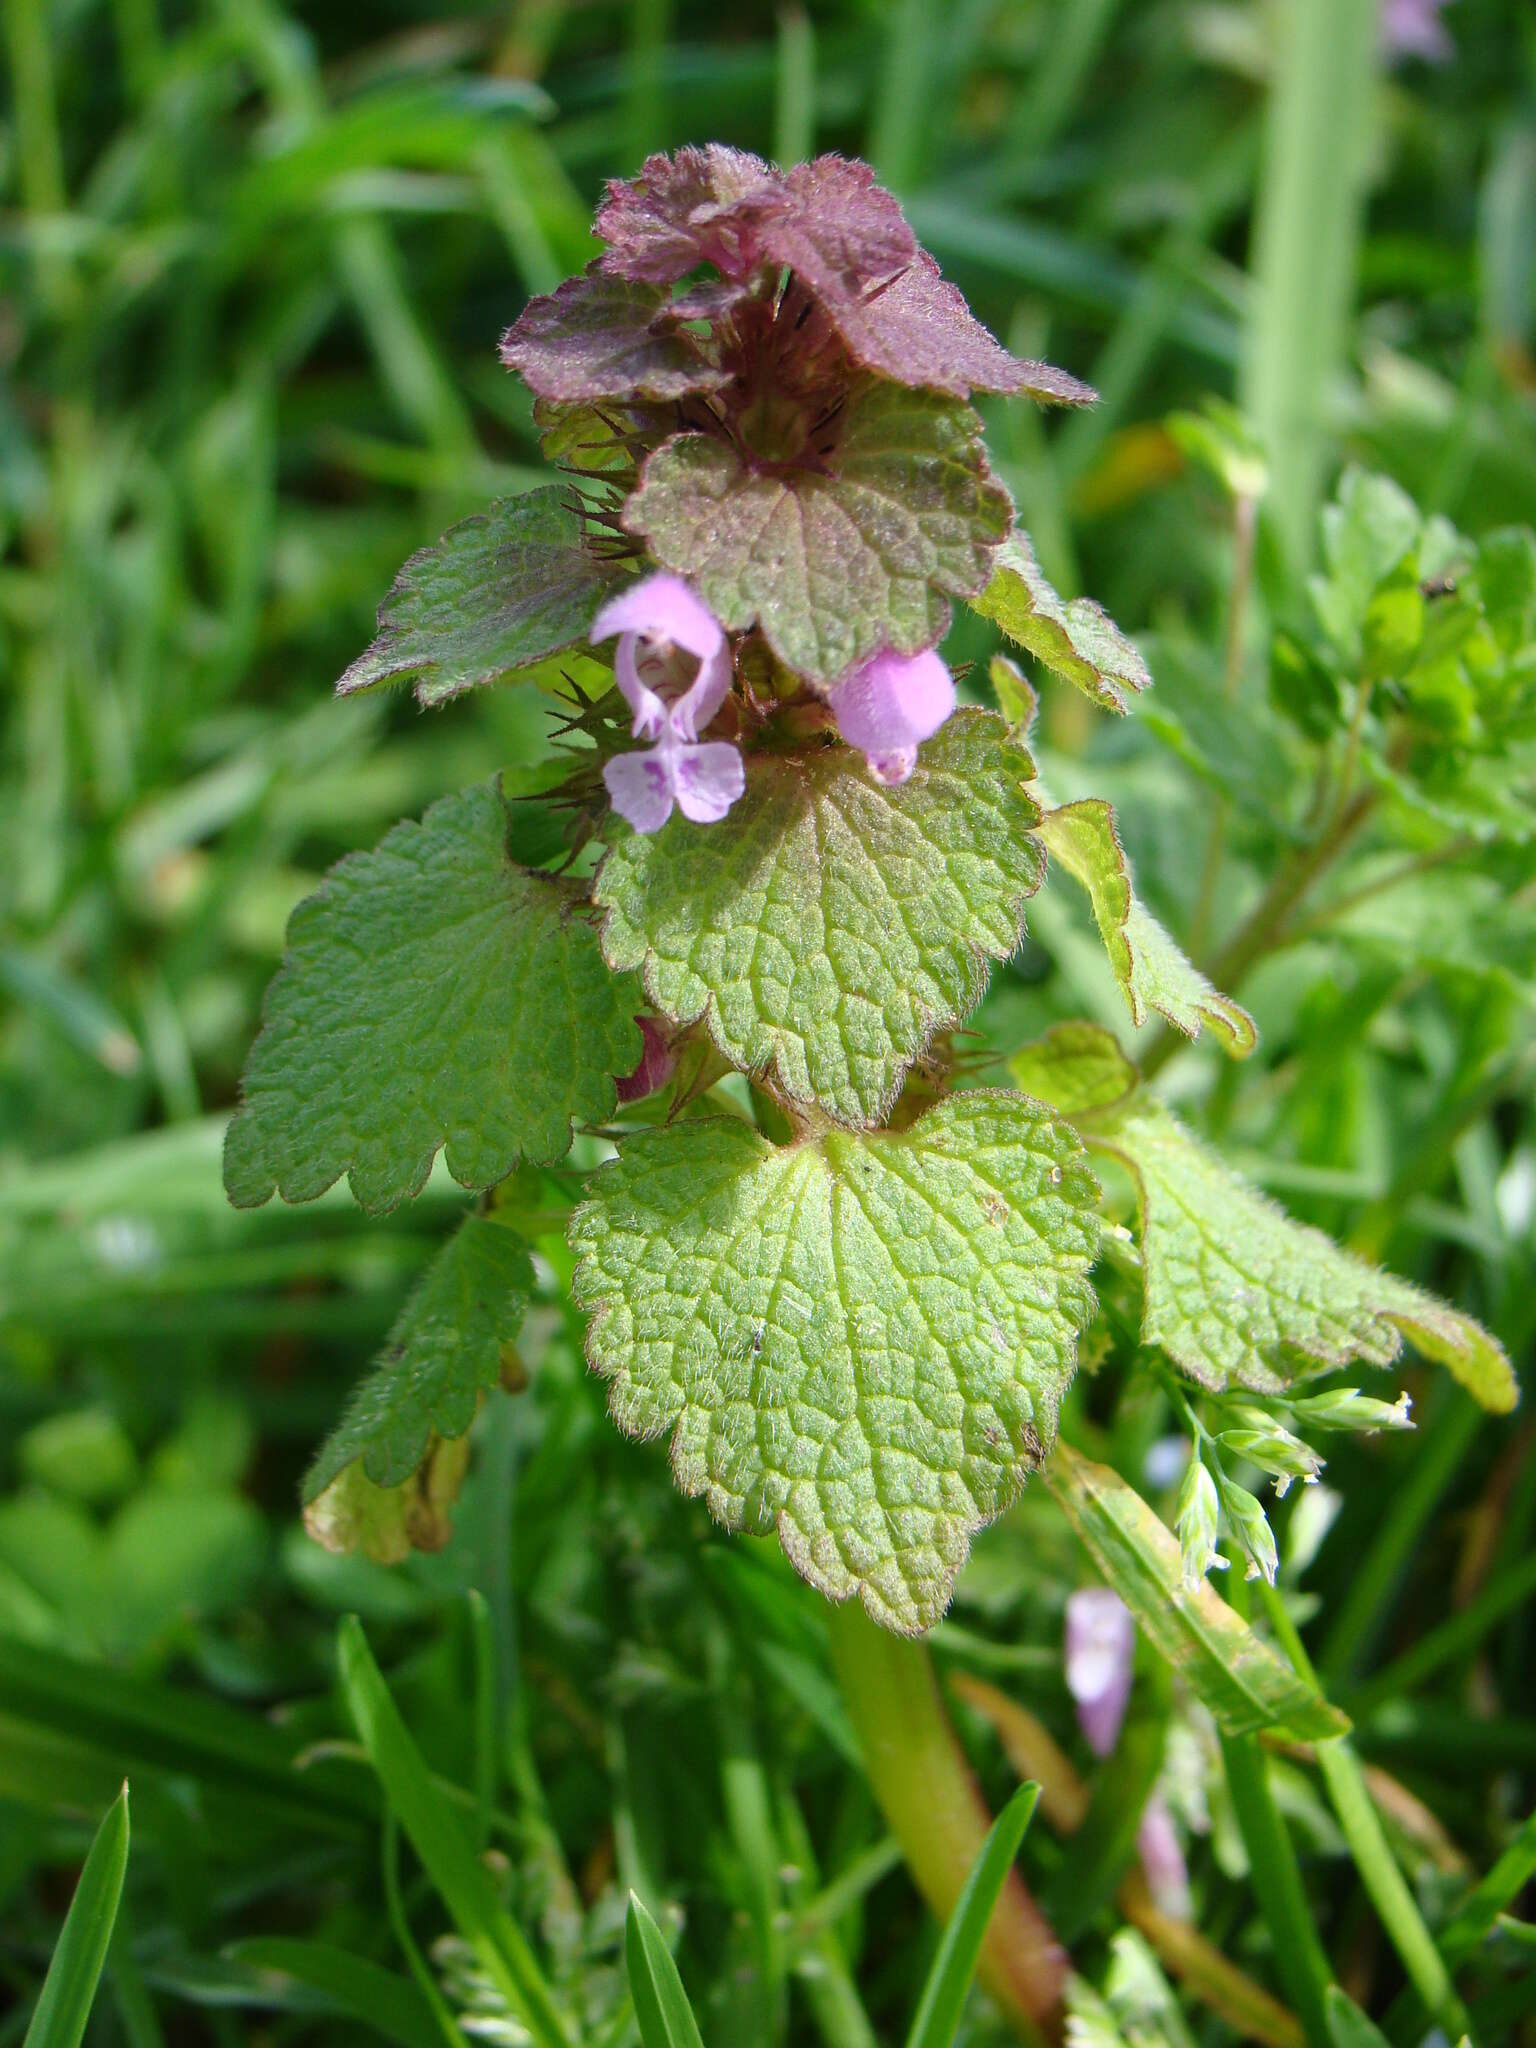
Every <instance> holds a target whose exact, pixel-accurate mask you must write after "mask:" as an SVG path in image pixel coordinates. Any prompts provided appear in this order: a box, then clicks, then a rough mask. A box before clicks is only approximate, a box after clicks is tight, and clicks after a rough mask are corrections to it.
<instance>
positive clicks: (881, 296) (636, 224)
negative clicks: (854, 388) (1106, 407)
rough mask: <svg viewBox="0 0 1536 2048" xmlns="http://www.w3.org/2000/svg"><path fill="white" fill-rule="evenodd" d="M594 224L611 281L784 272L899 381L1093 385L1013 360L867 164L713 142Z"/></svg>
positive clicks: (1036, 388)
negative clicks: (779, 164)
mask: <svg viewBox="0 0 1536 2048" xmlns="http://www.w3.org/2000/svg"><path fill="white" fill-rule="evenodd" d="M597 232H598V234H599V235H601V236H602V237H603V239H604V240H605V241H607V242H609V243H611V244H612V247H610V248H609V250H608V251H607V253H606V254H605V255H604V256H602V257H601V258H600V259H599V261H600V263H601V264H602V267H603V268H604V270H606V271H608V272H610V273H611V274H613V275H615V276H620V277H626V278H637V279H648V280H653V281H655V282H657V283H670V282H672V281H673V280H675V279H677V278H681V277H683V276H684V275H685V274H686V273H687V272H689V271H690V270H692V269H694V268H695V267H696V266H697V265H698V264H700V263H712V264H713V265H714V266H715V268H716V269H717V270H718V271H720V273H721V275H722V276H723V277H725V278H727V279H731V280H737V281H740V280H743V279H745V278H747V277H748V276H749V275H750V274H751V273H752V272H753V271H762V270H764V269H765V268H766V270H767V271H768V272H769V273H770V274H771V275H774V276H776V275H777V273H779V272H781V271H788V272H789V273H790V274H791V276H792V278H793V282H794V287H795V288H798V289H803V290H805V291H808V292H810V293H811V294H812V295H813V296H814V297H815V299H816V300H817V302H818V303H819V305H820V306H821V308H822V311H823V313H824V314H825V316H826V318H827V320H828V321H829V322H830V323H831V325H832V326H833V327H834V328H835V329H836V330H837V333H838V335H839V337H840V339H841V340H842V343H843V345H844V347H845V348H846V349H847V351H848V353H849V355H850V356H851V357H852V358H853V360H854V361H855V362H856V363H858V364H861V365H862V366H863V367H864V368H865V369H869V370H873V371H875V372H876V373H877V374H878V375H879V376H881V377H885V378H889V379H892V380H893V381H895V382H896V383H899V384H906V385H912V386H920V387H925V388H927V389H928V390H931V391H945V392H948V393H949V394H950V395H951V396H952V397H955V398H966V397H969V395H970V393H971V392H972V391H973V390H974V391H1008V392H1025V393H1027V394H1028V395H1029V396H1030V397H1032V398H1038V399H1041V400H1044V401H1048V402H1053V403H1056V404H1063V405H1085V404H1088V403H1090V402H1091V401H1092V399H1093V397H1094V395H1095V394H1094V393H1093V391H1092V390H1090V389H1089V387H1088V386H1087V385H1086V384H1082V383H1079V381H1078V380H1077V378H1075V377H1069V376H1068V375H1067V373H1066V371H1064V370H1058V369H1056V368H1054V367H1053V365H1052V364H1050V363H1039V362H1025V361H1023V360H1021V359H1020V358H1019V357H1018V356H1014V355H1010V354H1009V352H1008V350H1007V349H1005V348H1004V347H1003V346H1002V344H1001V343H1000V342H999V341H996V340H995V339H994V338H993V336H992V335H990V334H989V333H988V332H987V330H986V328H985V327H983V326H982V324H981V322H980V321H979V320H978V319H976V317H975V316H974V314H973V313H972V312H971V310H970V308H969V307H968V306H967V305H966V303H965V300H964V298H963V297H962V296H961V294H960V292H959V291H958V290H957V289H956V288H955V286H954V285H952V284H948V283H946V282H945V280H944V279H943V278H942V277H941V276H940V274H939V266H938V265H937V263H935V262H934V260H933V258H932V257H931V256H930V255H929V254H928V253H927V251H926V250H923V249H920V248H919V247H918V244H917V238H916V236H915V235H914V234H913V232H912V230H911V228H910V227H909V226H908V225H907V222H906V220H905V219H904V218H903V215H902V211H901V207H900V205H899V203H898V202H897V200H896V199H895V197H894V196H893V195H892V194H891V193H890V192H887V191H886V190H885V189H884V188H883V187H882V186H880V185H878V184H877V183H876V182H875V177H874V173H873V172H872V171H871V170H870V168H869V166H868V165H867V164H862V163H855V162H850V161H849V160H848V159H847V158H846V157H840V156H819V157H817V158H815V159H814V161H812V162H810V163H803V164H795V165H794V166H793V167H792V168H791V169H789V170H788V171H780V170H777V169H775V168H774V167H773V166H772V165H770V164H766V163H764V162H763V160H762V158H761V157H755V156H751V155H749V154H748V153H747V152H746V151H744V150H737V149H727V148H724V147H723V146H722V145H720V144H718V143H713V144H710V145H709V146H708V147H706V148H703V149H697V148H685V149H680V150H679V151H678V152H677V154H676V155H675V156H673V157H666V156H653V157H650V158H648V159H647V161H646V162H645V163H644V164H643V165H642V167H641V169H640V172H639V175H638V176H637V177H635V178H633V179H632V180H630V181H629V182H628V183H627V184H619V183H615V184H612V185H610V187H609V196H608V199H607V201H606V202H605V204H604V205H603V207H602V208H601V209H600V211H599V213H598V217H597Z"/></svg>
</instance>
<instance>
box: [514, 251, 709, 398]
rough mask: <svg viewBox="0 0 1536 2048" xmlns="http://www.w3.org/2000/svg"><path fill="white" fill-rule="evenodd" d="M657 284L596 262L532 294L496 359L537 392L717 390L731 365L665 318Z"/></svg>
mask: <svg viewBox="0 0 1536 2048" xmlns="http://www.w3.org/2000/svg"><path fill="white" fill-rule="evenodd" d="M670 305H671V296H670V294H669V293H667V292H665V291H663V290H662V289H661V288H660V287H659V286H656V285H650V284H640V283H635V282H632V281H631V280H629V279H627V278H622V277H611V276H608V275H606V274H605V273H604V272H603V271H602V270H601V269H600V267H599V265H598V263H597V262H594V263H591V264H589V265H588V267H587V269H586V271H585V272H584V273H583V274H582V275H581V276H580V277H569V278H567V279H566V281H565V283H564V284H563V285H561V286H560V288H559V289H558V291H554V292H551V293H549V294H548V295H547V296H545V297H541V298H536V299H530V300H529V301H528V303H527V305H526V306H525V307H524V308H523V310H522V312H521V313H520V314H519V315H518V317H517V319H516V320H515V321H514V322H513V323H512V325H511V326H510V327H509V328H508V329H507V331H506V333H505V334H504V335H503V336H502V338H501V359H502V361H503V362H504V363H505V364H506V365H507V368H508V369H509V370H516V371H517V373H518V375H519V376H520V377H521V378H522V379H523V381H524V383H525V384H527V385H528V387H529V389H530V390H532V391H535V392H537V393H538V395H539V397H540V398H547V399H554V400H559V401H561V402H564V403H579V402H581V401H584V400H589V399H594V398H616V399H627V398H653V399H664V398H682V397H684V396H685V395H686V394H687V393H688V392H691V391H718V390H719V389H720V387H721V386H722V385H723V384H728V383H729V382H730V381H731V373H730V371H729V370H722V369H720V368H718V367H717V366H716V365H714V364H713V363H711V362H710V361H709V360H708V358H707V357H706V356H705V355H704V353H703V351H702V350H701V349H700V347H699V345H698V343H697V342H696V341H695V339H694V337H693V336H692V335H691V334H690V333H688V332H687V330H686V329H684V328H680V327H679V326H677V325H676V323H675V322H670V321H668V320H667V319H666V318H664V317H663V316H665V315H666V314H667V312H668V310H669V308H670Z"/></svg>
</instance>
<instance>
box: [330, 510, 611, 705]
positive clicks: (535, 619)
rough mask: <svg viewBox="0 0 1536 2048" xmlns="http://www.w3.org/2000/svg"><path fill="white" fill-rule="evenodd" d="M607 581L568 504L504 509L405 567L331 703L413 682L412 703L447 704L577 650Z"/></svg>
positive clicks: (462, 526)
mask: <svg viewBox="0 0 1536 2048" xmlns="http://www.w3.org/2000/svg"><path fill="white" fill-rule="evenodd" d="M616 574H617V572H616V571H615V569H614V568H613V566H612V564H610V563H607V562H603V561H600V560H599V559H598V558H597V557H596V556H595V555H593V554H591V553H589V552H588V551H587V550H586V549H585V548H584V547H583V545H582V533H581V519H580V516H579V514H578V513H577V511H576V509H575V507H574V506H573V504H572V502H571V496H570V493H569V492H567V491H563V490H560V489H558V488H555V487H550V488H549V489H546V490H538V491H529V492H528V494H527V495H526V496H525V497H521V498H503V499H502V500H500V502H499V503H497V504H495V505H492V506H491V507H490V509H489V511H486V512H479V513H476V515H475V516H474V518H472V519H465V520H461V521H460V523H459V524H458V525H457V526H451V527H450V528H449V529H448V531H447V532H446V533H445V534H444V535H443V537H442V539H441V540H440V541H438V542H437V544H436V545H435V546H434V547H430V548H423V549H422V550H421V551H420V553H419V554H414V555H412V556H411V558H410V560H409V561H408V562H407V563H406V564H405V566H404V568H403V569H402V570H401V571H400V573H399V575H398V576H397V577H396V578H395V582H394V588H393V589H392V590H391V591H390V593H389V595H388V596H387V597H386V598H385V600H384V602H383V603H382V604H381V605H380V606H379V630H378V635H377V637H376V638H375V640H374V642H373V644H372V646H371V647H369V648H368V649H367V650H366V651H365V652H364V653H362V654H360V655H359V656H358V657H357V659H356V661H354V662H353V663H352V665H351V667H350V668H349V669H347V670H346V672H345V674H344V675H343V676H342V678H341V680H340V682H338V683H337V685H336V691H337V694H338V695H339V696H342V697H347V696H351V695H352V694H353V693H354V692H356V691H358V690H371V689H373V688H374V687H375V685H376V684H379V683H387V682H392V681H393V680H395V678H397V677H399V676H409V675H414V676H416V677H417V678H418V681H417V683H416V697H417V701H418V702H419V703H421V704H424V705H429V706H430V705H435V704H446V703H447V702H448V700H449V699H450V698H452V697H457V696H460V695H462V694H463V692H464V691H465V690H472V689H474V688H475V687H476V686H477V685H478V684H481V683H491V682H494V681H495V680H496V678H497V677H498V676H500V675H505V674H506V673H507V671H508V670H509V669H519V668H528V667H530V666H531V665H532V664H533V663H534V662H536V661H543V660H544V659H545V658H546V657H547V656H548V655H551V654H558V653H559V652H560V651H561V650H562V649H563V648H566V647H570V646H573V645H574V644H575V643H576V642H577V641H579V640H585V638H586V636H587V628H588V627H589V626H590V625H591V623H592V617H593V614H594V613H595V612H596V610H597V608H598V606H599V605H600V604H601V603H602V601H603V599H604V598H605V597H606V596H607V595H608V593H609V591H610V590H611V589H612V587H613V583H614V579H615V576H616Z"/></svg>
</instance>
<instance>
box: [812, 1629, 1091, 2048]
mask: <svg viewBox="0 0 1536 2048" xmlns="http://www.w3.org/2000/svg"><path fill="white" fill-rule="evenodd" d="M830 1636H831V1647H832V1668H833V1670H834V1671H835V1673H836V1675H837V1681H838V1684H839V1685H840V1686H841V1688H842V1694H843V1701H844V1704H845V1705H846V1707H847V1709H848V1714H849V1718H850V1719H851V1720H852V1722H853V1726H854V1730H855V1732H856V1734H857V1735H858V1738H859V1747H860V1749H861V1750H862V1751H863V1753H864V1768H865V1770H866V1772H867V1773H868V1776H869V1783H870V1789H871V1790H872V1791H873V1792H874V1795H875V1798H876V1800H877V1801H878V1803H879V1806H880V1809H881V1811H882V1812H883V1813H884V1815H885V1818H886V1821H887V1822H888V1824H889V1826H890V1830H891V1833H892V1834H893V1835H894V1836H895V1837H896V1840H897V1841H898V1842H899V1843H900V1844H901V1850H902V1854H903V1855H904V1856H905V1857H906V1860H907V1868H908V1869H909V1870H910V1871H911V1873H912V1877H913V1881H914V1882H915V1883H916V1885H917V1888H918V1890H919V1891H920V1892H921V1893H922V1895H923V1897H924V1898H925V1899H926V1900H927V1902H928V1905H929V1907H930V1908H931V1910H932V1911H933V1913H934V1914H935V1915H936V1917H937V1918H939V1919H940V1920H947V1919H948V1917H949V1915H950V1914H951V1913H952V1912H953V1911H954V1907H955V1902H956V1900H957V1899H958V1898H959V1896H960V1891H961V1887H962V1886H963V1885H964V1883H965V1880H966V1877H967V1876H968V1875H969V1872H970V1868H971V1865H972V1864H973V1863H974V1862H975V1860H976V1857H977V1855H978V1854H979V1853H980V1850H981V1845H982V1843H983V1842H984V1841H985V1840H986V1837H987V1831H988V1829H989V1828H990V1827H991V1825H992V1819H993V1816H992V1815H991V1814H990V1813H989V1812H988V1810H987V1806H986V1802H985V1800H984V1799H983V1798H982V1796H981V1792H980V1789H979V1788H978V1786H977V1784H976V1780H975V1778H974V1777H973V1775H972V1773H971V1768H970V1765H969V1763H968V1762H967V1761H966V1758H965V1753H964V1751H963V1750H962V1749H961V1747H960V1742H959V1738H958V1736H957V1735H956V1734H955V1730H954V1727H953V1725H952V1724H951V1722H950V1718H949V1715H948V1713H947V1712H946V1711H945V1707H944V1702H943V1699H942V1697H941V1696H940V1693H939V1686H938V1680H937V1678H936V1677H935V1676H934V1670H933V1660H932V1658H931V1657H930V1655H929V1653H928V1650H927V1648H926V1646H925V1645H924V1644H922V1643H917V1642H909V1641H907V1640H905V1639H904V1638H903V1637H901V1636H895V1635H891V1634H890V1633H889V1632H888V1631H886V1630H885V1629H881V1628H877V1627H876V1626H875V1624H874V1623H873V1622H872V1621H871V1620H870V1619H869V1618H868V1616H867V1615H866V1614H865V1613H864V1611H863V1609H862V1608H861V1607H860V1606H859V1604H858V1602H857V1601H856V1600H850V1601H847V1602H845V1603H844V1604H843V1605H842V1606H840V1607H836V1608H834V1609H833V1610H832V1615H831V1619H830ZM980 1975H981V1980H982V1982H983V1983H984V1984H985V1985H986V1987H987V1989H988V1991H990V1992H991V1994H992V1996H993V1997H994V1998H995V1999H996V2000H997V2002H998V2004H999V2005H1000V2006H1001V2007H1002V2008H1003V2010H1004V2012H1005V2013H1006V2014H1007V2015H1008V2018H1009V2019H1010V2020H1011V2021H1012V2023H1013V2025H1014V2028H1015V2029H1016V2031H1017V2032H1018V2033H1019V2035H1020V2036H1021V2038H1023V2039H1024V2040H1027V2041H1038V2040H1039V2038H1040V2036H1041V2035H1042V2034H1045V2035H1047V2036H1049V2037H1051V2038H1055V2037H1056V2036H1058V2035H1059V2033H1060V2030H1061V2003H1062V1996H1063V1993H1064V1991H1065V1989H1066V1979H1067V1958H1066V1954H1065V1952H1064V1951H1063V1949H1062V1947H1061V1944H1060V1943H1059V1942H1058V1941H1057V1939H1056V1936H1055V1933H1054V1932H1053V1930H1052V1928H1051V1926H1050V1923H1049V1922H1048V1921H1047V1920H1046V1918H1045V1916H1044V1914H1043V1913H1042V1912H1041V1911H1040V1908H1039V1907H1038V1906H1037V1905H1036V1904H1035V1902H1034V1900H1033V1899H1032V1898H1031V1897H1030V1895H1029V1893H1028V1892H1027V1891H1026V1890H1025V1888H1024V1884H1023V1881H1022V1879H1021V1878H1020V1877H1019V1876H1018V1873H1017V1872H1016V1871H1011V1872H1010V1873H1009V1876H1008V1881H1007V1883H1006V1884H1005V1885H1004V1886H1003V1889H1002V1891H1001V1892H1000V1893H999V1895H998V1901H997V1906H996V1908H995V1910H994V1912H993V1915H992V1923H991V1925H990V1927H989V1928H988V1930H987V1939H986V1945H985V1946H984V1947H983V1949H982V1952H981V1967H980Z"/></svg>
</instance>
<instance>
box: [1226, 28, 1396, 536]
mask: <svg viewBox="0 0 1536 2048" xmlns="http://www.w3.org/2000/svg"><path fill="white" fill-rule="evenodd" d="M1282 24H1283V27H1284V29H1285V31H1286V35H1285V43H1284V48H1283V51H1282V54H1281V58H1280V66H1279V71H1278V73H1277V76H1276V80H1275V87H1274V93H1273V96H1272V98H1271V101H1270V107H1269V124H1268V133H1267V136H1266V141H1265V163H1264V169H1263V172H1262V176H1261V181H1260V185H1259V194H1258V201H1257V205H1256V209H1255V220H1254V230H1253V247H1254V257H1253V270H1254V295H1253V310H1252V317H1251V319H1250V321H1249V326H1248V335H1247V343H1246V348H1245V354H1244V362H1243V376H1242V387H1241V397H1242V403H1243V409H1244V411H1245V412H1247V413H1248V415H1249V417H1250V418H1251V419H1252V420H1253V422H1254V425H1255V426H1256V427H1257V428H1258V430H1259V435H1260V438H1261V439H1262V441H1263V443H1264V447H1265V451H1266V453H1267V454H1268V456H1269V459H1270V462H1271V464H1272V465H1273V476H1274V489H1273V494H1272V498H1271V504H1272V507H1273V511H1274V516H1275V520H1276V523H1277V527H1278V530H1279V536H1280V539H1281V541H1282V543H1283V545H1284V548H1285V552H1286V555H1287V557H1288V559H1289V560H1290V561H1291V562H1292V563H1293V564H1295V565H1297V566H1304V565H1305V564H1306V563H1307V562H1308V561H1309V560H1310V559H1311V555H1312V550H1313V545H1314V540H1315V535H1316V531H1317V508H1318V504H1319V501H1320V499H1321V496H1322V487H1323V474H1324V467H1325V464H1326V462H1327V460H1328V439H1327V432H1326V429H1327V417H1326V409H1327V406H1328V404H1329V401H1330V398H1331V396H1332V393H1333V388H1334V385H1335V382H1336V381H1337V378H1338V375H1339V371H1340V369H1341V367H1342V365H1343V362H1344V356H1345V351H1346V347H1347V344H1348V334H1349V315H1350V310H1351V307H1352V305H1353V302H1354V292H1355V262H1356V247H1357V244H1358V240H1359V233H1360V215H1361V207H1362V199H1363V193H1364V187H1365V175H1366V170H1367V167H1368V162H1369V149H1370V121H1369V115H1370V110H1371V103H1372V99H1373V96H1374V92H1375V84H1376V62H1377V27H1376V0H1294V5H1292V6H1291V7H1289V8H1287V9H1285V10H1284V12H1283V16H1282Z"/></svg>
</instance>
